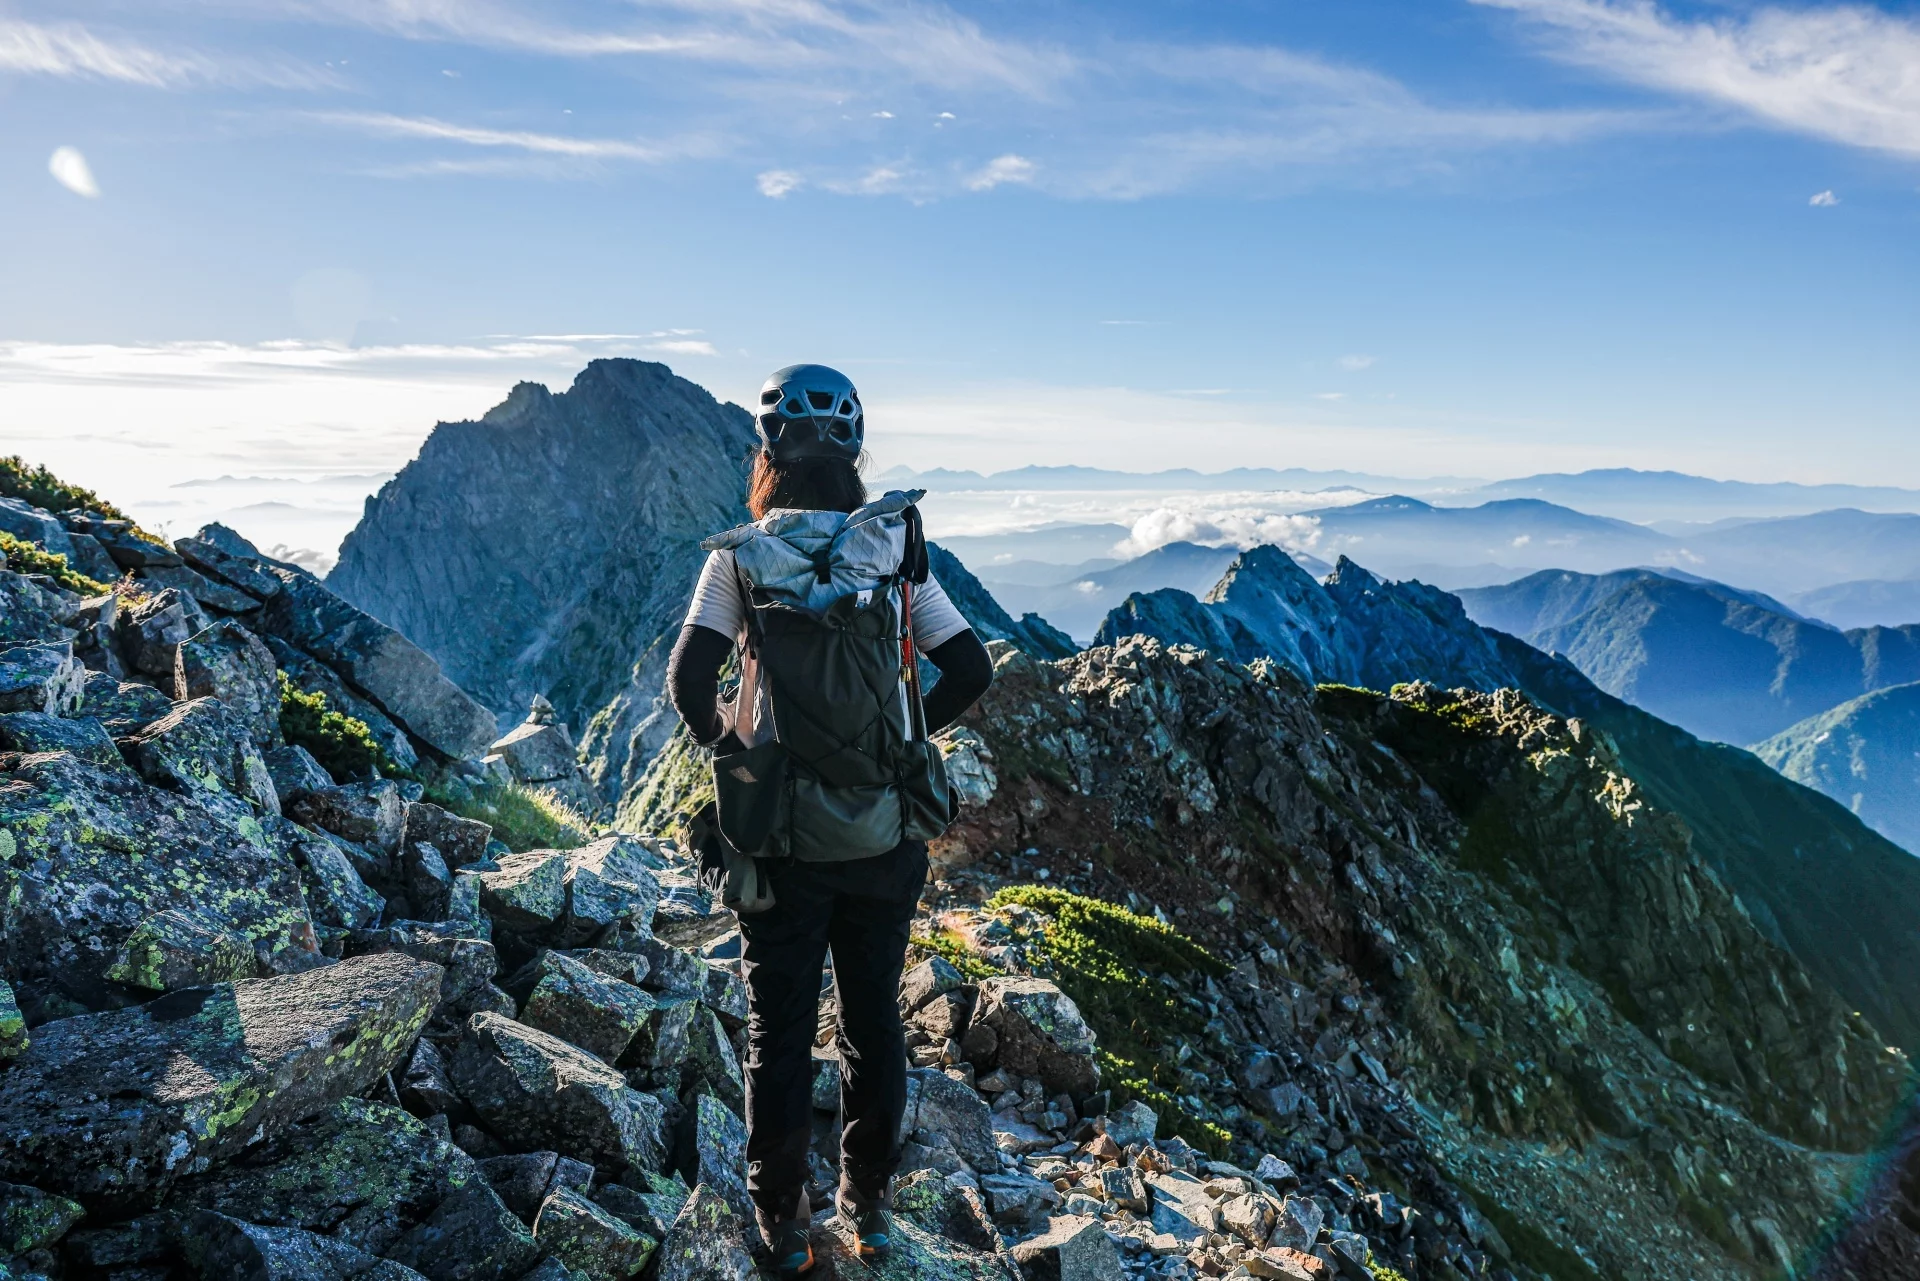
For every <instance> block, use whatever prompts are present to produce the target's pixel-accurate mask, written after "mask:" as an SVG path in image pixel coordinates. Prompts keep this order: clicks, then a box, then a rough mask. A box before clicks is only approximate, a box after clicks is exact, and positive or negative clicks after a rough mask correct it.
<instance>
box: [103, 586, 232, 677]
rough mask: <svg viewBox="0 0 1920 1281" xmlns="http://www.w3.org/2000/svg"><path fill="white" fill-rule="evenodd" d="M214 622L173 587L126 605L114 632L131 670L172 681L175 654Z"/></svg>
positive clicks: (191, 599) (192, 600)
mask: <svg viewBox="0 0 1920 1281" xmlns="http://www.w3.org/2000/svg"><path fill="white" fill-rule="evenodd" d="M211 621H212V620H211V619H209V618H208V617H207V615H206V611H204V610H202V609H201V608H200V606H199V604H198V603H196V602H195V601H194V599H193V597H191V596H188V595H187V594H186V593H184V592H181V591H179V590H177V589H175V588H172V587H169V588H167V589H166V590H165V591H162V592H158V593H156V594H154V595H152V596H148V597H146V598H145V599H143V600H137V601H135V602H134V603H133V604H131V605H127V604H125V603H123V604H122V605H121V608H120V612H119V615H118V617H117V618H116V619H115V620H114V633H115V635H116V637H117V638H118V640H119V642H120V655H121V657H122V658H123V659H125V661H126V664H127V666H128V667H129V668H131V669H132V670H134V671H136V672H140V673H143V674H144V675H147V676H152V677H157V678H159V679H160V680H163V681H171V680H172V679H173V660H174V653H175V651H177V650H178V649H179V648H180V646H181V644H182V643H183V642H184V641H185V640H186V639H187V638H188V637H189V636H192V635H193V634H194V633H195V632H198V631H202V630H204V629H205V628H206V627H207V626H208V624H209V623H210V622H211Z"/></svg>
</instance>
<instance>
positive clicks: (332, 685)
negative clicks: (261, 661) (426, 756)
mask: <svg viewBox="0 0 1920 1281" xmlns="http://www.w3.org/2000/svg"><path fill="white" fill-rule="evenodd" d="M261 639H262V640H264V641H265V642H266V644H267V648H268V649H270V650H272V651H273V661H274V662H276V663H278V664H279V665H280V670H281V671H283V672H285V673H286V674H287V679H288V680H289V681H291V682H293V684H294V686H295V687H296V688H298V689H301V690H304V691H306V692H307V693H310V694H325V695H326V697H327V708H328V710H329V711H335V712H339V713H340V714H341V715H343V716H351V717H353V718H354V719H355V720H357V721H361V722H363V723H364V724H365V725H366V727H367V730H368V732H369V733H371V734H372V735H373V741H374V742H376V743H378V744H379V745H380V749H381V750H382V751H384V752H385V753H386V754H387V755H388V757H390V758H391V759H392V760H393V763H394V764H396V765H398V766H399V767H400V768H401V769H404V770H413V769H418V768H419V765H420V753H419V752H418V751H417V750H416V749H415V748H414V745H413V740H412V739H410V738H408V737H407V731H406V730H404V729H402V728H401V727H400V726H399V725H397V724H395V723H394V721H393V719H392V718H391V717H389V716H388V715H387V714H386V713H385V712H383V711H381V710H380V709H379V708H378V707H376V706H375V705H374V704H373V703H372V702H370V701H369V700H368V699H366V698H365V697H363V696H362V695H360V694H359V693H358V692H356V691H355V690H352V689H349V688H348V687H347V685H346V683H345V682H344V681H342V680H341V679H340V677H339V676H338V675H337V674H336V673H335V672H334V670H333V669H332V668H331V667H328V666H327V665H326V664H325V663H323V662H321V661H320V660H319V659H317V658H315V657H314V656H313V655H311V654H309V653H307V652H306V651H305V650H303V649H301V648H300V647H299V646H297V645H292V644H289V643H288V642H287V641H285V640H283V639H282V638H280V637H278V636H274V635H272V634H271V633H269V634H267V635H265V636H262V637H261Z"/></svg>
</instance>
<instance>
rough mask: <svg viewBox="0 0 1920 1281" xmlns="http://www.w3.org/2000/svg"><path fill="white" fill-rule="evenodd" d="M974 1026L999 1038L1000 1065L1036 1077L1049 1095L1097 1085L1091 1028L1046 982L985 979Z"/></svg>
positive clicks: (1064, 996) (1085, 1090) (1079, 1091)
mask: <svg viewBox="0 0 1920 1281" xmlns="http://www.w3.org/2000/svg"><path fill="white" fill-rule="evenodd" d="M974 1022H975V1023H976V1024H979V1025H981V1026H984V1027H989V1028H992V1029H993V1031H994V1033H995V1035H996V1036H997V1037H998V1038H999V1049H998V1056H999V1057H998V1060H997V1061H998V1063H999V1066H1000V1067H1002V1068H1003V1069H1005V1070H1007V1071H1010V1072H1015V1073H1017V1074H1019V1075H1020V1076H1030V1077H1038V1078H1039V1079H1040V1081H1041V1083H1042V1084H1043V1085H1044V1086H1045V1087H1046V1089H1047V1092H1048V1093H1049V1094H1058V1093H1067V1094H1075V1095H1079V1094H1087V1093H1090V1092H1091V1091H1092V1090H1093V1089H1094V1088H1095V1087H1096V1086H1097V1085H1099V1083H1100V1070H1099V1068H1098V1067H1097V1066H1096V1065H1095V1064H1094V1061H1093V1050H1094V1040H1093V1031H1092V1029H1090V1028H1089V1027H1088V1026H1087V1023H1086V1020H1085V1019H1083V1018H1082V1017H1081V1016H1080V1009H1079V1007H1078V1006H1076V1005H1075V1004H1074V1003H1073V1000H1072V998H1071V997H1069V996H1067V994H1066V993H1064V992H1062V991H1061V990H1060V989H1059V988H1058V987H1057V986H1055V985H1054V984H1053V983H1051V982H1049V981H1048V980H1046V979H1037V978H1025V977H1012V978H992V979H988V980H987V981H986V982H984V983H982V984H981V985H980V998H979V1009H978V1012H977V1013H976V1014H975V1016H974Z"/></svg>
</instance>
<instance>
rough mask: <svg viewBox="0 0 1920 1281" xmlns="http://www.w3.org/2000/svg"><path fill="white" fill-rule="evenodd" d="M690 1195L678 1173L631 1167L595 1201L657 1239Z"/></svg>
mask: <svg viewBox="0 0 1920 1281" xmlns="http://www.w3.org/2000/svg"><path fill="white" fill-rule="evenodd" d="M689 1195H691V1194H690V1193H689V1192H688V1190H687V1185H686V1183H685V1182H684V1181H683V1180H682V1179H681V1178H680V1176H679V1175H677V1174H656V1173H654V1172H653V1171H652V1170H635V1169H630V1170H628V1171H627V1172H626V1173H625V1174H623V1175H621V1176H620V1182H618V1183H609V1184H606V1185H604V1186H603V1187H601V1189H600V1190H599V1191H598V1192H596V1193H595V1194H594V1200H595V1201H597V1202H599V1203H600V1206H601V1208H602V1209H604V1210H606V1211H607V1212H608V1213H609V1214H612V1215H615V1216H616V1217H618V1218H620V1219H623V1220H625V1221H626V1222H627V1223H629V1224H631V1225H633V1226H634V1227H636V1228H638V1229H640V1231H642V1232H644V1233H646V1234H647V1235H648V1236H650V1237H653V1238H654V1239H655V1240H664V1239H665V1237H666V1235H667V1233H668V1232H669V1231H671V1230H672V1228H673V1221H674V1220H675V1219H677V1218H679V1217H680V1211H681V1210H682V1209H684V1208H685V1207H686V1204H687V1197H688V1196H689Z"/></svg>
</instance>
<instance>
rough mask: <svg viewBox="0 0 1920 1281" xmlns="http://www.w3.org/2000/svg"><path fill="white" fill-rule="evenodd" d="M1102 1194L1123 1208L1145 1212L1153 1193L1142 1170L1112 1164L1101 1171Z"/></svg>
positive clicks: (1102, 1196)
mask: <svg viewBox="0 0 1920 1281" xmlns="http://www.w3.org/2000/svg"><path fill="white" fill-rule="evenodd" d="M1100 1195H1101V1198H1102V1199H1104V1200H1107V1201H1112V1202H1113V1203H1114V1204H1116V1205H1118V1206H1119V1207H1120V1208H1121V1209H1123V1210H1131V1211H1133V1212H1134V1213H1135V1214H1145V1213H1146V1212H1147V1205H1148V1203H1149V1202H1148V1198H1149V1196H1150V1195H1151V1194H1150V1193H1149V1192H1148V1191H1147V1182H1146V1180H1145V1179H1143V1178H1141V1177H1140V1171H1138V1170H1136V1169H1134V1168H1133V1167H1132V1166H1128V1165H1112V1166H1108V1167H1107V1168H1106V1169H1104V1170H1102V1171H1100Z"/></svg>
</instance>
